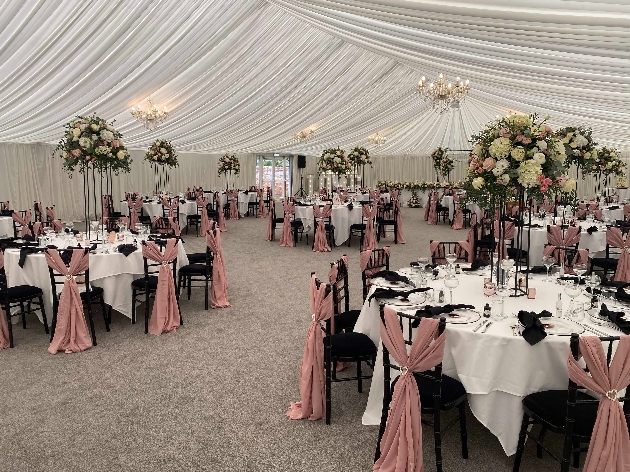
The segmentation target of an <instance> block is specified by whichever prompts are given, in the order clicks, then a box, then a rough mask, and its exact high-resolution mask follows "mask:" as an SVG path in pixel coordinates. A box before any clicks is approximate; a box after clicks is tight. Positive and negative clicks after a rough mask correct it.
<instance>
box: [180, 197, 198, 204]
mask: <svg viewBox="0 0 630 472" xmlns="http://www.w3.org/2000/svg"><path fill="white" fill-rule="evenodd" d="M186 199H187V200H188V201H189V202H194V201H195V200H197V199H196V198H195V197H187V198H186ZM182 203H183V202H182Z"/></svg>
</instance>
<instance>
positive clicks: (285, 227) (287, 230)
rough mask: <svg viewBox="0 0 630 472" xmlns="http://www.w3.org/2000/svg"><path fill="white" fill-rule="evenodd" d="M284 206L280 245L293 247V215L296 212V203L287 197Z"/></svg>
mask: <svg viewBox="0 0 630 472" xmlns="http://www.w3.org/2000/svg"><path fill="white" fill-rule="evenodd" d="M282 207H283V208H284V222H283V223H282V236H281V237H280V246H281V247H293V237H292V234H293V232H292V231H291V215H293V214H294V213H295V203H294V202H292V201H291V200H289V199H288V198H285V199H284V202H283V204H282Z"/></svg>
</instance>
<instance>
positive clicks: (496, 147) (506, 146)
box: [488, 138, 512, 159]
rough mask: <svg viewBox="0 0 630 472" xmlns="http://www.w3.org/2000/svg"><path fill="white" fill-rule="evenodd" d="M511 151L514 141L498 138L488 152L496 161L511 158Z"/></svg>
mask: <svg viewBox="0 0 630 472" xmlns="http://www.w3.org/2000/svg"><path fill="white" fill-rule="evenodd" d="M511 150H512V141H510V140H509V139H508V138H497V139H495V140H494V141H492V144H491V145H490V147H489V148H488V152H489V153H490V155H491V156H492V157H494V158H495V159H500V158H502V157H507V156H509V155H510V151H511Z"/></svg>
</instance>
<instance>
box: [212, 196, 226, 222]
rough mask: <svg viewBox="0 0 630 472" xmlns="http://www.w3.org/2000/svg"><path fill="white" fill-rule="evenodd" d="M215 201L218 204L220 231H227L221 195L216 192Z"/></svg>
mask: <svg viewBox="0 0 630 472" xmlns="http://www.w3.org/2000/svg"><path fill="white" fill-rule="evenodd" d="M214 201H215V202H216V203H217V210H218V211H217V213H218V214H217V220H218V222H219V231H227V230H228V229H227V225H226V224H225V214H224V213H223V205H221V193H220V192H215V194H214Z"/></svg>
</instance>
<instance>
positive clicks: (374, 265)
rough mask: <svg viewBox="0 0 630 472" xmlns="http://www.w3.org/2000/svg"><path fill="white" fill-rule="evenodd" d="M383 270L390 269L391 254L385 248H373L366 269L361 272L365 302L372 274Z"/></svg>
mask: <svg viewBox="0 0 630 472" xmlns="http://www.w3.org/2000/svg"><path fill="white" fill-rule="evenodd" d="M381 270H389V254H387V252H385V249H384V248H379V249H374V250H372V255H371V256H370V260H369V261H368V263H367V265H366V266H365V269H363V271H362V272H361V280H362V282H363V302H364V303H365V299H366V298H367V296H368V293H369V292H370V287H371V286H372V275H373V274H376V273H377V272H380V271H381Z"/></svg>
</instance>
